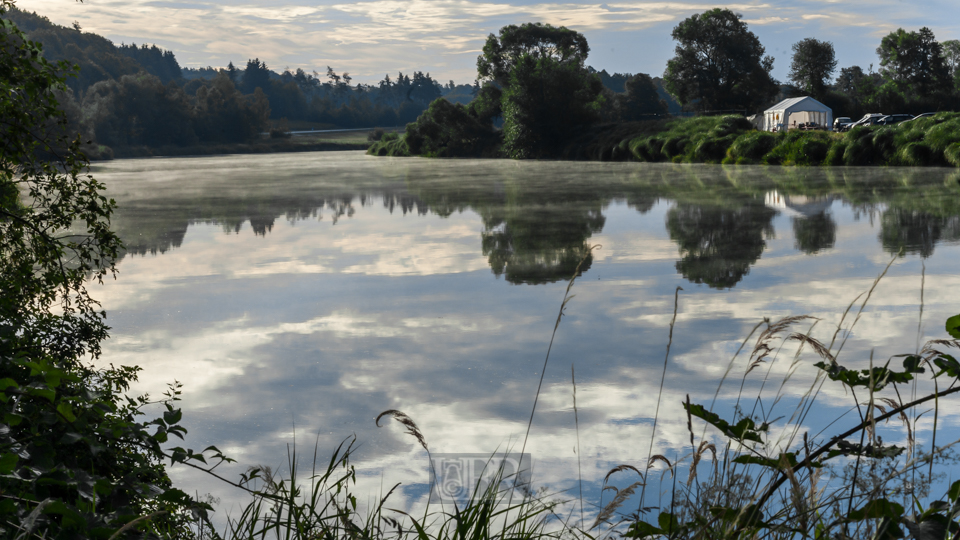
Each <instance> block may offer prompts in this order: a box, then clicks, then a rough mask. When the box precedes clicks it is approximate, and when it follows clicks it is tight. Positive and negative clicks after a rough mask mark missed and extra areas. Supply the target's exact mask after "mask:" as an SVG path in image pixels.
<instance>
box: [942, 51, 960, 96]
mask: <svg viewBox="0 0 960 540" xmlns="http://www.w3.org/2000/svg"><path fill="white" fill-rule="evenodd" d="M940 45H941V46H942V47H943V60H944V62H946V64H947V73H949V75H950V79H951V80H952V81H953V86H954V88H957V87H960V40H957V39H950V40H947V41H944V42H942V43H941V44H940Z"/></svg>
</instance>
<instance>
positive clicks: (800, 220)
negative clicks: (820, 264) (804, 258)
mask: <svg viewBox="0 0 960 540" xmlns="http://www.w3.org/2000/svg"><path fill="white" fill-rule="evenodd" d="M792 221H793V237H794V239H795V243H794V247H795V248H796V249H798V250H800V251H802V252H804V253H806V254H808V255H812V254H814V253H819V252H821V251H823V250H826V249H830V248H832V247H833V246H834V244H836V242H837V223H836V222H835V221H833V217H832V216H831V215H830V214H829V213H827V212H825V211H824V212H818V213H816V214H813V215H812V216H799V217H794V218H793V219H792Z"/></svg>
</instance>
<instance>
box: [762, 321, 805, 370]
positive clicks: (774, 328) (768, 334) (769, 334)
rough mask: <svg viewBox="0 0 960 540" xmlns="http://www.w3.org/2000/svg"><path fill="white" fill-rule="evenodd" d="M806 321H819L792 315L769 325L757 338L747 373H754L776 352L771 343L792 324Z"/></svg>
mask: <svg viewBox="0 0 960 540" xmlns="http://www.w3.org/2000/svg"><path fill="white" fill-rule="evenodd" d="M806 319H814V320H819V319H817V318H816V317H813V316H810V315H792V316H790V317H784V318H782V319H780V320H779V321H777V322H775V323H773V324H770V323H767V327H766V329H764V331H763V332H760V335H759V336H758V337H757V345H756V346H755V347H754V348H753V352H752V353H750V367H749V368H747V373H750V372H751V371H753V369H754V368H756V367H757V366H759V365H760V364H761V363H763V361H764V359H765V358H766V357H768V356H770V353H772V352H773V350H774V349H773V347H772V346H771V343H772V342H773V341H774V340H775V339H777V337H778V336H779V335H780V333H781V332H783V331H784V330H786V329H787V328H789V327H790V326H791V325H792V324H794V323H798V322H800V321H803V320H806Z"/></svg>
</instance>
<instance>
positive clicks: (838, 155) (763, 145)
mask: <svg viewBox="0 0 960 540" xmlns="http://www.w3.org/2000/svg"><path fill="white" fill-rule="evenodd" d="M425 116H426V115H425ZM423 121H424V117H421V119H418V121H417V122H415V123H412V124H410V125H409V126H408V127H407V132H406V134H404V135H401V136H392V137H385V138H384V140H382V141H380V142H377V143H375V144H374V145H373V146H371V147H370V149H369V150H368V153H370V154H372V155H380V156H413V155H423V156H428V157H505V154H504V153H503V152H502V151H501V150H500V148H499V146H500V144H499V139H498V138H496V137H488V138H487V140H486V141H484V142H486V144H484V145H482V146H481V147H480V148H479V150H478V147H477V145H476V144H475V143H473V142H472V141H464V140H457V139H456V137H455V136H454V134H452V133H443V134H441V135H443V137H437V136H436V135H435V136H434V137H433V138H431V137H429V136H424V135H423V131H424V130H423V129H422V127H421V125H420V124H422V123H424V122H423ZM411 143H414V144H411ZM412 148H416V149H419V150H420V151H419V152H414V151H412ZM454 149H467V150H469V151H468V152H451V151H450V150H454ZM556 157H557V158H560V159H575V160H588V161H649V162H673V163H723V164H767V165H807V166H810V165H816V166H819V165H892V166H913V167H916V166H935V167H936V166H954V167H958V166H960V113H955V112H945V113H940V114H937V115H934V116H930V117H925V118H919V119H917V120H911V121H909V122H904V123H901V124H897V125H893V126H870V127H858V128H855V129H853V130H851V131H848V132H846V133H832V132H826V131H798V130H792V131H788V132H785V133H769V132H763V131H757V130H756V129H754V127H753V125H752V124H751V123H750V122H748V121H747V120H746V119H745V118H743V117H740V116H713V117H699V118H677V119H673V120H651V121H645V122H632V123H628V124H620V125H615V126H602V125H601V126H596V127H594V128H592V129H591V130H589V131H587V132H585V133H584V134H582V135H581V136H579V137H578V138H576V139H575V140H573V141H571V142H570V143H569V144H567V145H566V146H565V147H564V148H563V149H562V150H561V151H560V152H558V153H557V155H556Z"/></svg>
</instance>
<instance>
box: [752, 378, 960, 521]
mask: <svg viewBox="0 0 960 540" xmlns="http://www.w3.org/2000/svg"><path fill="white" fill-rule="evenodd" d="M957 392H960V386H951V387H950V388H948V389H946V390H943V391H941V392H935V393H933V394H930V395H928V396H924V397H922V398H919V399H915V400H913V401H911V402H910V403H906V404H904V405H901V406H899V407H897V408H895V409H892V410H890V411H888V412H886V413H884V414H881V415H880V416H878V417H876V418H874V419H872V421H873V422H882V421H884V420H886V419H888V418H892V417H894V416H896V415H898V414H900V413H901V412H903V411H906V410H908V409H911V408H913V407H916V406H917V405H921V404H923V403H926V402H928V401H930V400H933V399H939V398H941V397H945V396H949V395H951V394H956V393H957ZM867 423H868V420H864V421H862V422H860V423H859V424H857V425H856V426H854V427H852V428H850V429H848V430H847V431H844V432H843V433H841V434H839V435H837V436H835V437H833V438H832V439H830V440H829V441H827V442H826V443H825V444H824V445H823V446H821V447H820V448H817V449H816V450H814V451H813V452H812V453H810V454H808V455H807V457H806V458H804V460H803V461H801V462H800V463H798V464H797V465H796V466H794V467H792V468H791V471H792V472H793V473H794V474H796V473H798V472H800V471H801V470H802V469H803V468H804V467H809V466H810V464H811V463H812V462H813V460H815V459H816V458H818V457H820V456H822V455H823V454H825V453H826V452H827V451H829V450H830V449H831V448H833V446H834V445H836V444H837V443H838V442H840V441H842V440H844V439H846V438H847V437H849V436H851V435H853V434H855V433H857V432H858V431H861V430H863V429H864V428H865V427H866V426H867ZM787 478H788V476H787V473H786V472H785V471H780V472H779V473H778V474H777V476H776V478H775V479H774V481H773V482H772V483H771V484H770V487H768V488H767V490H766V491H765V492H764V494H763V495H762V496H761V497H760V498H759V499H758V500H757V503H756V505H757V508H763V505H764V504H766V502H767V501H768V500H770V497H772V496H773V494H774V493H776V491H777V488H779V487H780V486H782V485H783V483H784V482H786V481H787ZM745 526H746V524H741V525H740V526H739V527H738V528H737V531H738V532H739V531H741V530H743V528H744V527H745Z"/></svg>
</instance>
